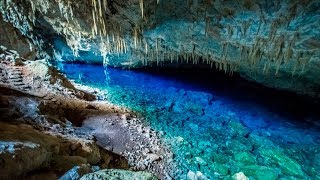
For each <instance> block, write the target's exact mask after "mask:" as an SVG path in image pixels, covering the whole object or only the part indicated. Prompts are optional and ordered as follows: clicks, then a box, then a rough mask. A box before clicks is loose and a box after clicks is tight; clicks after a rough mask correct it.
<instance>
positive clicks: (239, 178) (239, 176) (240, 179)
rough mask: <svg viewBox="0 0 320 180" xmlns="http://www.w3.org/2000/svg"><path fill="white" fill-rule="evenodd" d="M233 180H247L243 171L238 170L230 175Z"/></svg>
mask: <svg viewBox="0 0 320 180" xmlns="http://www.w3.org/2000/svg"><path fill="white" fill-rule="evenodd" d="M232 179H233V180H249V178H247V176H246V175H244V174H243V172H238V173H236V174H234V175H233V176H232Z"/></svg>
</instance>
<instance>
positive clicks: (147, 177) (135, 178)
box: [80, 169, 157, 180]
mask: <svg viewBox="0 0 320 180" xmlns="http://www.w3.org/2000/svg"><path fill="white" fill-rule="evenodd" d="M98 179H99V180H100V179H108V180H116V179H132V180H156V179H157V178H156V177H155V176H154V175H152V174H151V173H148V172H144V171H137V172H134V171H127V170H120V169H104V170H100V171H97V172H94V173H90V174H86V175H84V176H82V177H81V178H80V180H98Z"/></svg>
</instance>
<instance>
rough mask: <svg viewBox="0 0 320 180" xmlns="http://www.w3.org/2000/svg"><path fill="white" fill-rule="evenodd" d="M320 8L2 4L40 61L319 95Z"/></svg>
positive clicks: (60, 0) (179, 2) (213, 3)
mask: <svg viewBox="0 0 320 180" xmlns="http://www.w3.org/2000/svg"><path fill="white" fill-rule="evenodd" d="M319 6H320V4H319V2H318V1H315V0H310V1H280V0H278V1H249V0H244V1H236V2H235V1H220V0H188V1H184V0H170V1H158V0H157V1H156V0H150V1H144V0H139V1H138V0H132V1H129V2H128V1H124V0H114V1H109V0H92V1H77V2H73V1H69V0H57V1H51V2H47V1H42V0H36V1H31V0H28V1H23V2H21V1H19V0H6V1H2V2H1V6H0V7H1V8H0V11H1V14H2V17H3V19H4V20H5V21H7V22H10V23H11V24H13V25H14V27H16V28H17V29H18V30H20V32H21V33H22V34H23V35H24V36H26V37H28V38H29V40H30V41H32V42H33V44H35V46H36V47H37V49H38V50H39V51H37V53H38V57H51V58H52V59H54V60H64V61H74V60H77V61H84V62H87V63H104V64H105V65H109V66H121V67H142V66H163V65H168V66H173V67H177V64H196V65H200V64H202V65H203V64H204V65H206V66H207V67H212V68H216V69H218V70H221V71H225V72H226V73H232V72H237V73H240V75H241V76H243V77H245V78H247V79H249V80H253V81H256V82H259V83H262V84H264V85H266V86H270V87H275V88H280V89H286V90H291V91H295V92H298V93H302V94H308V95H311V96H316V97H317V96H318V94H319V82H320V79H319V77H320V76H319V74H318V73H319V72H320V71H319V55H320V51H319V47H320V45H319V39H318V37H319V33H320V28H319V24H320V22H319V19H320V18H319V15H320V12H319Z"/></svg>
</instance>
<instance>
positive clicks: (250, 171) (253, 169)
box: [241, 165, 280, 180]
mask: <svg viewBox="0 0 320 180" xmlns="http://www.w3.org/2000/svg"><path fill="white" fill-rule="evenodd" d="M241 171H243V172H244V173H245V174H246V175H247V176H251V177H254V178H255V179H259V180H260V179H261V180H275V179H278V176H279V174H280V170H279V169H277V168H270V167H266V166H259V165H251V166H245V167H243V168H241Z"/></svg>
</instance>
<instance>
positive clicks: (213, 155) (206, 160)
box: [58, 64, 320, 179]
mask: <svg viewBox="0 0 320 180" xmlns="http://www.w3.org/2000/svg"><path fill="white" fill-rule="evenodd" d="M58 67H59V69H60V70H61V71H62V72H64V73H65V74H66V75H67V77H68V78H70V79H73V80H74V81H76V82H77V83H81V84H84V85H88V86H92V87H96V88H101V89H104V90H107V91H108V93H106V94H105V96H106V97H107V99H108V100H109V101H111V102H112V103H114V104H117V105H121V106H125V107H127V108H129V109H131V110H133V111H136V112H138V113H139V114H140V115H141V116H143V117H144V118H145V121H146V123H147V124H150V125H151V127H152V128H153V129H155V130H156V131H158V132H160V131H161V132H163V134H164V137H163V138H164V141H165V142H166V143H167V145H168V146H169V147H170V148H171V150H172V151H173V152H174V161H175V162H176V163H177V164H178V167H176V168H177V170H176V171H174V172H173V174H172V176H174V177H175V178H177V179H180V178H184V177H185V175H186V174H187V173H188V171H194V172H196V171H200V172H201V173H203V174H204V175H205V176H207V177H208V178H211V179H214V178H226V177H230V176H232V175H233V174H234V173H237V172H244V174H245V175H246V176H248V177H250V178H252V179H288V178H296V179H320V170H319V167H320V115H319V113H320V112H318V110H317V109H318V108H317V107H318V106H317V104H315V103H313V102H310V101H309V100H307V99H305V98H302V97H298V96H296V95H293V94H290V93H287V92H279V91H274V90H270V89H266V88H262V87H261V86H259V85H256V84H252V83H248V82H246V81H243V80H241V79H239V78H238V77H227V76H224V75H221V74H219V73H210V72H207V71H205V72H204V71H188V72H174V71H169V70H167V71H159V70H157V71H130V70H121V69H113V68H108V69H107V70H105V69H104V68H103V67H102V66H98V65H85V64H59V65H58Z"/></svg>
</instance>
